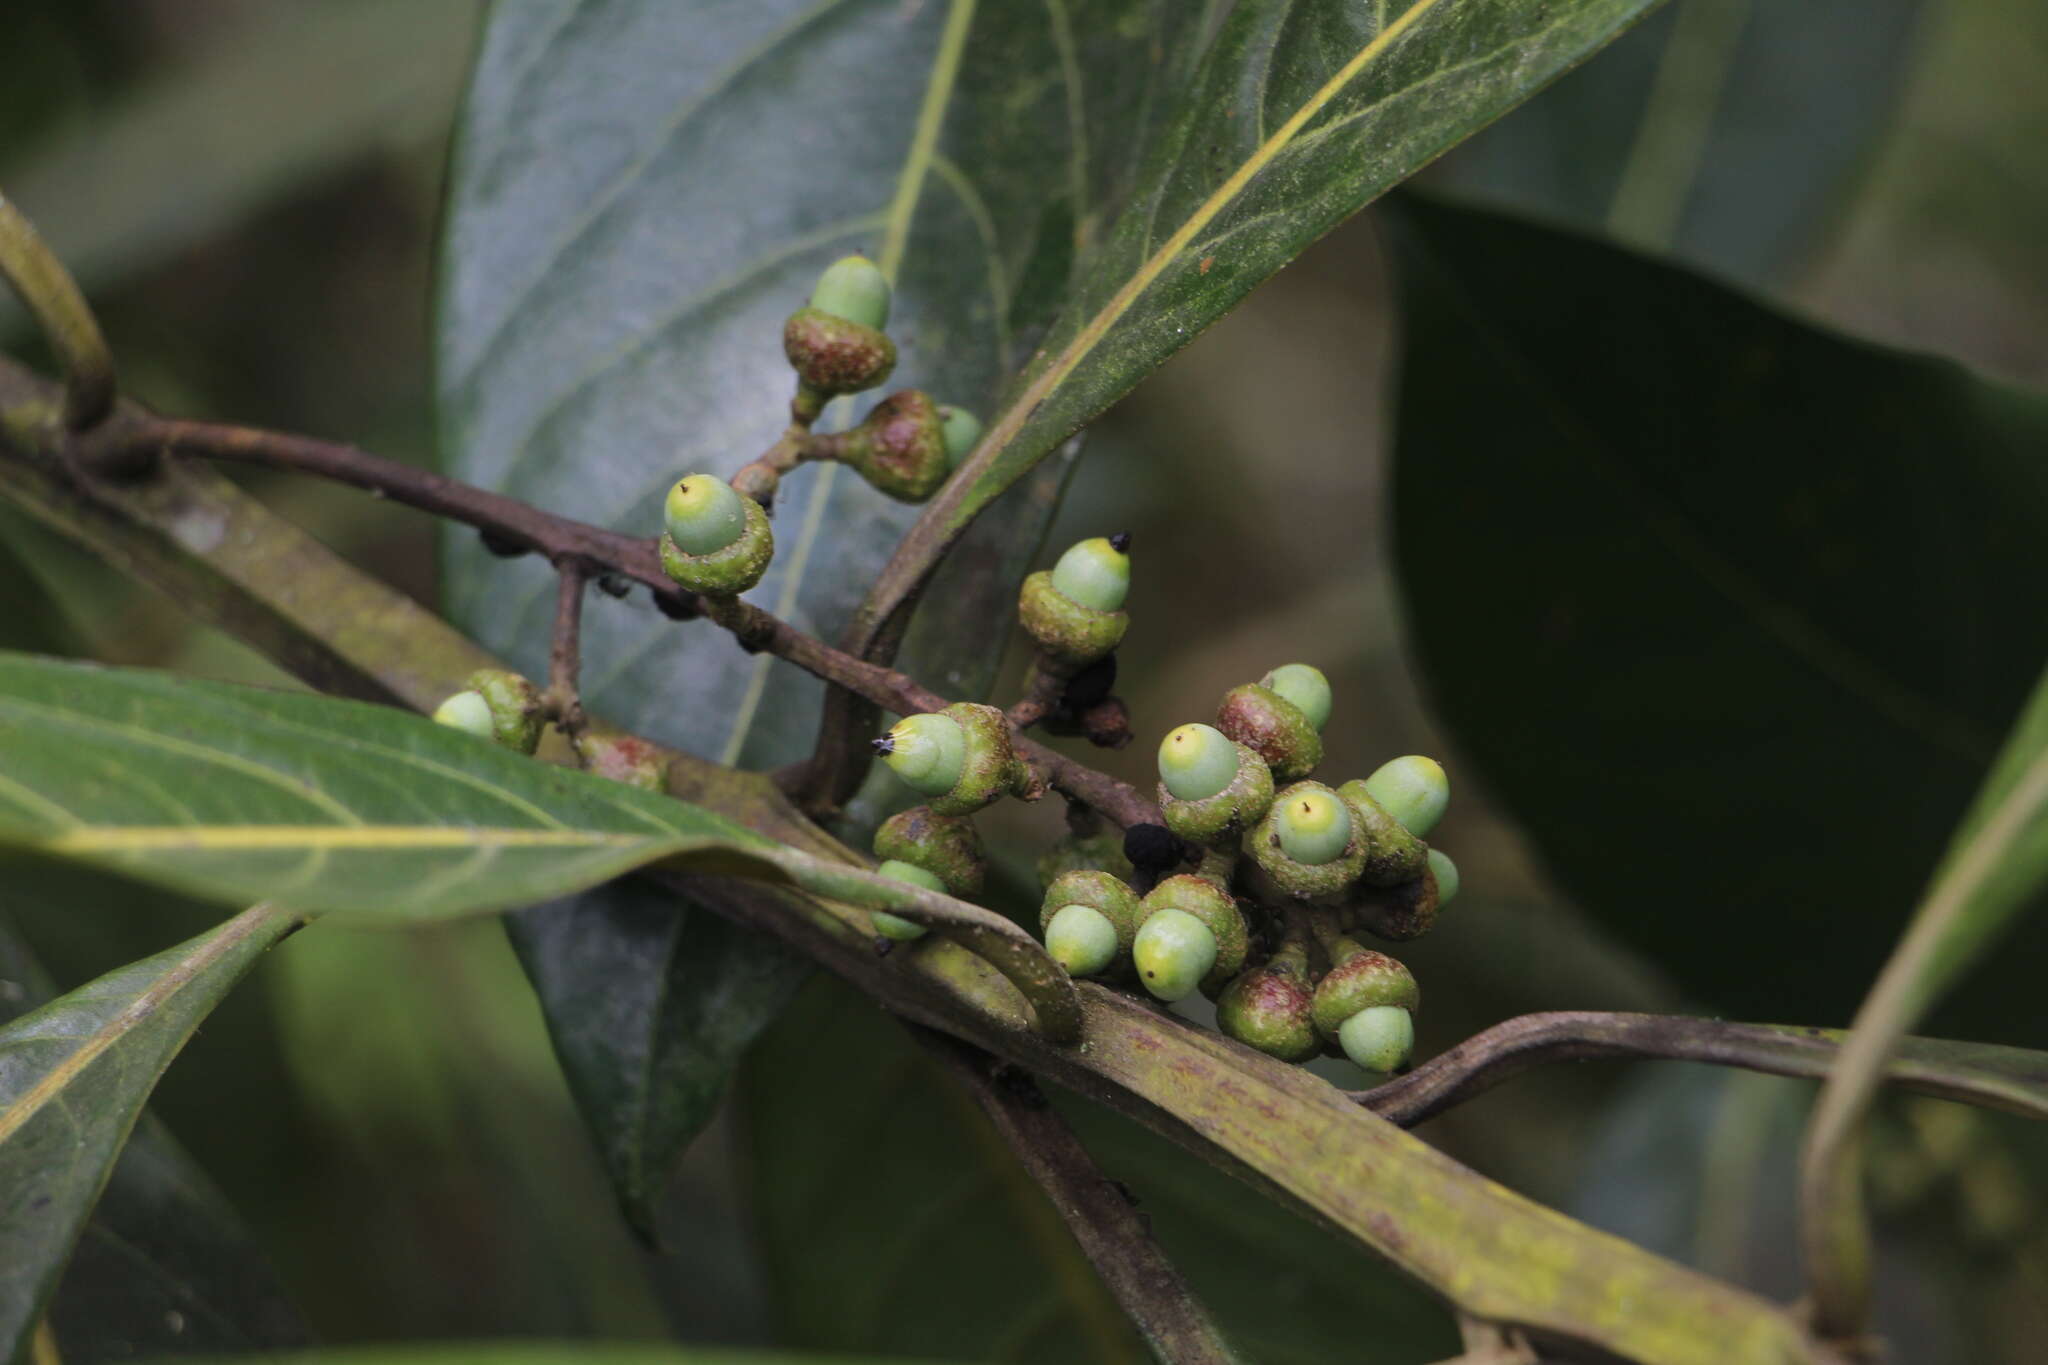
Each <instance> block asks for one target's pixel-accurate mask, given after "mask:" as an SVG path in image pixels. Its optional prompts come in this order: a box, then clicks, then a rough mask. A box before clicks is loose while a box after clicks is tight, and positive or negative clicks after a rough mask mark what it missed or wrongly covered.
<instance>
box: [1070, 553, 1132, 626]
mask: <svg viewBox="0 0 2048 1365" xmlns="http://www.w3.org/2000/svg"><path fill="white" fill-rule="evenodd" d="M1130 544H1131V538H1130V537H1129V536H1126V535H1115V536H1097V537H1095V538H1094V539H1093V540H1084V541H1081V542H1080V543H1079V544H1077V545H1074V546H1072V547H1071V548H1069V549H1068V551H1067V552H1066V553H1065V554H1063V555H1061V556H1060V559H1059V563H1057V564H1055V565H1053V566H1052V585H1053V586H1054V587H1055V588H1058V589H1059V590H1060V591H1061V592H1063V593H1065V594H1066V595H1067V596H1068V597H1069V598H1071V599H1072V600H1074V601H1076V602H1079V603H1080V604H1081V605H1082V606H1084V607H1090V608H1093V609H1094V610H1096V611H1119V610H1121V609H1122V608H1123V605H1124V598H1125V596H1126V595H1127V594H1128V593H1129V592H1130V590H1131V556H1130V554H1129V553H1128V551H1129V549H1130Z"/></svg>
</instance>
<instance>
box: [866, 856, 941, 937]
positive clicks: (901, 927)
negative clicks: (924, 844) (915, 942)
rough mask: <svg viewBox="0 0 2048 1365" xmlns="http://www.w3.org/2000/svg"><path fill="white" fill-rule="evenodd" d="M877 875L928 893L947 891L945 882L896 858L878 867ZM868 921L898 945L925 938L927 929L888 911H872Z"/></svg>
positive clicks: (879, 932) (869, 913)
mask: <svg viewBox="0 0 2048 1365" xmlns="http://www.w3.org/2000/svg"><path fill="white" fill-rule="evenodd" d="M875 875H876V876H878V877H887V878H888V879H889V880H890V881H892V882H902V883H904V884H905V885H907V886H917V887H922V888H924V889H925V890H926V891H937V892H940V893H942V894H943V893H944V891H945V889H946V884H945V883H944V882H942V881H940V880H939V879H938V878H937V877H934V876H933V875H932V874H931V873H929V872H927V871H925V870H924V869H923V868H921V867H917V866H915V865H913V864H911V863H906V862H901V861H898V860H897V859H895V858H891V859H889V860H887V861H886V862H884V863H882V864H881V865H880V866H879V867H877V868H876V869H875ZM868 919H869V920H870V921H871V922H872V923H873V924H874V926H875V932H876V933H878V934H880V935H881V936H882V937H883V938H893V939H895V940H896V941H897V942H898V943H908V942H910V941H911V940H912V939H918V938H923V937H924V934H925V928H924V926H923V925H922V924H917V923H914V922H913V921H911V920H907V919H905V918H903V917H902V916H901V915H892V914H890V913H889V912H888V911H887V910H870V911H868Z"/></svg>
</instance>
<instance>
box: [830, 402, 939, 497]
mask: <svg viewBox="0 0 2048 1365" xmlns="http://www.w3.org/2000/svg"><path fill="white" fill-rule="evenodd" d="M809 458H811V459H831V460H837V461H839V462H840V463H841V464H844V465H846V466H847V467H848V468H850V469H852V470H854V471H855V472H856V473H858V474H859V475H860V476H861V477H862V478H864V479H866V480H867V481H868V482H869V483H871V484H873V485H874V486H875V487H876V488H878V489H880V490H881V491H882V492H884V493H887V494H888V495H889V496H890V497H892V498H895V499H897V500H898V501H901V502H923V501H924V500H925V499H927V498H929V497H930V496H931V495H932V494H933V493H935V492H937V491H938V489H939V485H940V484H942V483H944V482H945V481H946V475H947V474H949V473H951V472H952V466H951V465H950V464H948V463H947V462H946V437H945V431H944V424H943V423H941V422H940V420H939V409H938V405H937V404H935V403H933V402H932V400H931V399H930V398H929V397H927V396H926V395H925V394H924V393H922V392H920V391H919V390H917V389H904V390H903V391H902V392H900V393H892V394H890V395H889V396H888V397H887V398H884V399H883V400H882V401H881V402H879V403H877V404H875V406H874V408H873V410H871V411H870V412H869V413H868V415H867V416H866V417H865V418H863V419H862V421H861V424H860V425H859V426H857V427H855V428H854V429H853V430H852V431H843V432H840V433H839V434H838V435H836V436H814V437H812V451H811V454H810V456H809Z"/></svg>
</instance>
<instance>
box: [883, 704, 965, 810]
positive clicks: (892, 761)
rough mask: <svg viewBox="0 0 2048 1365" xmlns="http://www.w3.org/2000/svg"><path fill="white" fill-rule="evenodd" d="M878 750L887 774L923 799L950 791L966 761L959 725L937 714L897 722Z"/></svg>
mask: <svg viewBox="0 0 2048 1365" xmlns="http://www.w3.org/2000/svg"><path fill="white" fill-rule="evenodd" d="M877 748H878V749H879V751H880V753H881V755H882V761H883V762H884V763H886V764H888V765H889V771H890V772H893V773H895V774H896V776H898V777H900V778H902V779H903V782H904V784H905V785H906V786H908V787H910V788H911V790H913V791H917V792H921V793H923V794H924V795H926V796H944V795H945V794H946V793H947V792H949V791H951V790H953V787H954V785H955V784H957V783H958V782H959V781H960V773H961V769H962V767H963V766H964V765H965V764H966V762H967V744H966V737H965V736H964V735H962V734H961V733H960V722H958V721H956V720H954V719H953V718H952V717H951V716H942V715H940V714H939V713H938V712H936V711H932V712H927V713H925V714H923V715H917V716H905V717H904V718H903V719H902V720H900V721H897V722H896V724H895V726H894V727H893V728H892V729H891V730H890V731H889V733H887V734H886V735H884V736H882V740H881V742H880V744H878V745H877Z"/></svg>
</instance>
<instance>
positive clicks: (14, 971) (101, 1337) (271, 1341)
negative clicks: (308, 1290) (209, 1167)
mask: <svg viewBox="0 0 2048 1365" xmlns="http://www.w3.org/2000/svg"><path fill="white" fill-rule="evenodd" d="M56 994H57V992H56V989H55V988H54V986H52V985H51V984H50V982H49V981H48V980H47V979H46V978H45V977H44V976H43V974H42V971H41V968H40V967H39V966H38V964H37V963H36V962H35V960H34V959H33V958H32V957H31V956H30V954H29V951H28V946H27V945H26V944H25V943H23V942H22V941H21V939H20V937H19V936H18V935H17V934H16V933H15V931H14V928H13V926H12V925H11V924H10V923H9V922H8V920H7V918H6V917H5V916H4V915H0V1024H6V1023H8V1022H10V1021H11V1020H13V1019H14V1018H15V1017H17V1016H18V1015H21V1014H25V1013H27V1012H28V1011H29V1010H31V1009H34V1008H38V1007H40V1006H41V1005H43V1004H44V1003H46V1002H47V1001H49V1000H50V999H51V998H53V997H54V996H55V995H56ZM49 1317H50V1321H51V1324H52V1326H53V1328H54V1330H55V1333H56V1337H57V1345H58V1349H59V1350H60V1351H61V1352H62V1353H63V1355H64V1357H65V1358H66V1359H67V1360H100V1359H107V1358H110V1357H113V1356H116V1355H132V1354H137V1353H148V1352H151V1351H155V1350H171V1349H179V1350H194V1349H197V1350H252V1349H256V1348H260V1347H278V1346H296V1345H299V1344H301V1343H302V1342H304V1341H305V1340H306V1329H305V1327H304V1326H303V1325H302V1324H301V1323H300V1321H299V1316H298V1313H297V1310H295V1309H294V1308H293V1307H292V1305H291V1303H290V1301H289V1300H288V1299H287V1298H286V1297H285V1294H284V1289H283V1287H282V1286H281V1285H280V1284H279V1283H278V1280H277V1276H276V1273H275V1272H274V1271H272V1269H271V1268H270V1265H269V1263H268V1262H266V1261H265V1260H264V1258H263V1255H262V1253H261V1252H260V1251H258V1250H257V1248H256V1246H255V1245H254V1243H253V1242H252V1241H251V1240H250V1237H249V1233H248V1231H247V1229H245V1228H244V1227H243V1226H242V1222H241V1219H240V1218H239V1217H238V1216H237V1215H236V1214H235V1212H234V1210H233V1209H232V1208H230V1207H229V1206H228V1204H227V1202H226V1201H225V1200H224V1199H223V1198H222V1197H221V1195H220V1193H219V1191H217V1190H216V1189H215V1188H214V1187H213V1183H212V1182H211V1181H210V1180H208V1179H207V1177H206V1174H205V1172H203V1171H201V1170H200V1169H199V1167H198V1166H197V1165H196V1164H195V1163H194V1162H193V1160H192V1158H191V1157H189V1156H187V1155H186V1154H185V1151H184V1149H183V1148H181V1147H180V1146H179V1145H178V1143H177V1141H176V1140H175V1139H174V1138H172V1136H171V1134H170V1131H169V1130H168V1129H167V1128H165V1127H164V1126H163V1124H162V1123H160V1122H158V1121H157V1119H156V1118H155V1117H154V1116H153V1115H151V1114H149V1113H147V1112H145V1113H144V1114H143V1115H142V1117H141V1119H140V1120H139V1121H138V1122H137V1123H136V1125H135V1129H134V1131H133V1132H132V1133H131V1134H130V1135H129V1138H128V1144H127V1146H126V1147H124V1148H122V1150H121V1155H120V1158H119V1160H117V1161H116V1162H115V1163H114V1171H113V1174H112V1175H111V1176H109V1177H108V1179H107V1185H106V1188H105V1189H104V1190H103V1191H101V1193H100V1197H99V1203H98V1205H97V1206H96V1207H94V1208H93V1210H92V1217H91V1219H90V1220H89V1221H88V1222H87V1223H86V1225H85V1230H84V1232H83V1233H81V1234H80V1236H79V1239H78V1244H77V1246H76V1247H75V1248H74V1249H73V1251H72V1253H71V1263H70V1265H69V1266H68V1267H66V1268H65V1269H64V1271H63V1275H62V1278H61V1279H59V1281H58V1283H57V1295H56V1298H55V1300H54V1301H53V1302H52V1303H51V1305H50V1308H49Z"/></svg>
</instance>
